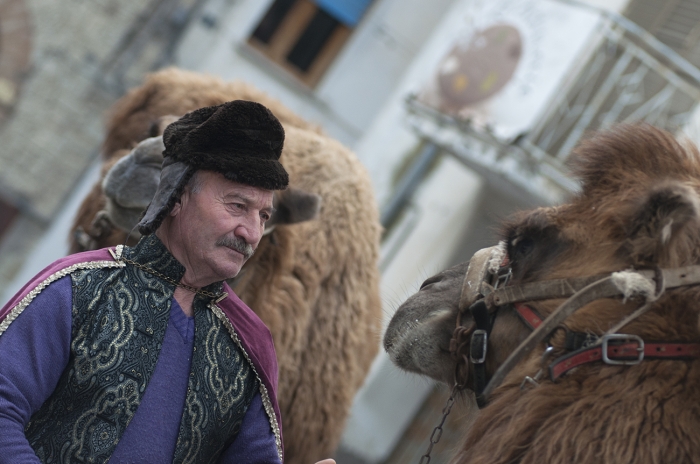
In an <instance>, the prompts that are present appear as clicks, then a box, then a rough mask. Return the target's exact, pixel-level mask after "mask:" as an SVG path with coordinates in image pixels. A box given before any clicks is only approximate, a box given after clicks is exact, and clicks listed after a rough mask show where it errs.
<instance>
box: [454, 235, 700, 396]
mask: <svg viewBox="0 0 700 464" xmlns="http://www.w3.org/2000/svg"><path fill="white" fill-rule="evenodd" d="M510 274H511V272H510V265H509V263H508V260H507V257H506V256H505V247H504V244H500V245H498V246H495V247H491V248H485V249H482V250H479V251H477V252H476V253H475V254H474V256H473V257H472V259H471V261H470V264H469V267H468V269H467V272H466V274H465V278H464V283H463V285H462V294H461V297H460V304H459V312H458V315H457V321H456V325H457V327H456V329H455V331H454V334H453V337H452V340H451V341H450V351H451V352H452V353H453V356H454V357H455V358H456V359H457V366H456V370H455V385H459V386H462V387H463V386H465V385H466V383H467V380H468V379H467V377H468V372H469V368H468V366H469V364H468V363H471V364H472V367H473V372H474V380H473V381H472V384H473V386H474V392H475V394H476V397H477V403H478V404H479V407H483V406H484V405H485V404H486V402H487V400H488V398H489V396H490V395H491V393H492V392H493V391H494V389H495V388H496V387H498V386H499V385H500V384H501V383H502V382H503V380H504V379H505V377H506V375H507V374H508V373H509V372H510V371H511V370H512V369H513V368H514V367H515V366H516V365H517V364H518V363H519V362H520V361H522V360H523V359H524V358H525V356H527V355H528V354H529V353H530V352H531V351H532V350H533V349H535V348H536V347H537V346H538V345H539V344H540V343H541V342H542V341H544V340H545V339H547V338H548V337H550V336H551V335H552V333H553V332H554V331H555V330H556V329H557V328H559V327H560V326H561V324H562V323H563V322H564V321H565V320H566V319H567V318H568V317H569V316H571V315H572V314H573V313H574V312H576V311H577V310H578V309H580V308H582V307H583V306H585V305H587V304H589V303H591V302H592V301H595V300H598V299H601V298H613V297H623V298H625V299H627V298H630V297H632V296H643V297H644V298H645V300H646V303H645V304H644V305H642V306H641V307H640V308H639V309H637V310H636V311H634V312H633V313H632V314H630V315H629V316H628V317H626V318H625V319H623V320H622V321H621V322H619V323H618V324H616V325H615V326H614V327H612V328H611V329H610V330H608V331H607V332H606V333H605V334H603V336H601V337H599V338H597V339H596V340H595V342H593V346H591V347H590V348H586V349H585V350H579V351H576V352H575V353H572V354H570V355H567V356H563V357H562V358H560V359H558V360H556V361H555V362H554V363H553V364H552V365H550V376H551V377H552V379H553V380H555V379H556V378H557V377H559V376H560V375H562V374H563V373H564V372H566V371H567V370H569V369H572V368H573V367H576V366H578V365H580V364H582V363H584V362H590V361H594V360H599V359H603V360H604V361H606V362H607V361H610V362H608V363H609V364H626V365H629V364H638V363H639V362H640V361H641V360H642V359H644V357H649V358H666V359H669V358H672V359H688V358H697V357H700V344H699V343H656V344H647V346H646V349H645V345H644V342H643V341H642V339H641V338H640V337H638V336H636V335H627V334H617V333H616V332H617V331H618V330H620V329H621V328H622V327H624V326H625V325H627V324H628V323H629V322H631V321H632V320H634V319H636V318H637V317H639V316H640V315H642V314H643V313H644V312H646V311H648V310H649V309H650V308H651V306H652V303H653V302H654V301H656V300H657V299H658V298H659V297H660V296H661V295H662V294H663V293H664V292H665V291H666V290H667V289H670V288H677V287H682V286H690V285H697V284H699V283H700V266H697V265H696V266H687V267H682V268H675V269H658V268H657V269H653V270H638V271H635V270H630V271H620V272H613V273H611V274H605V275H596V276H588V277H581V278H574V279H557V280H548V281H542V282H532V283H527V284H523V285H519V286H507V283H508V280H509V278H510ZM556 298H568V299H567V300H566V301H565V302H564V303H562V304H561V305H560V306H559V307H558V308H557V309H556V310H555V311H554V312H552V314H550V315H549V316H548V317H547V318H546V319H545V320H544V321H541V320H537V319H538V317H539V316H538V315H537V314H536V313H535V312H534V311H533V310H532V309H531V308H529V307H527V306H525V305H518V304H517V303H521V302H524V301H537V300H548V299H556ZM508 304H515V305H514V306H515V309H516V311H517V312H518V313H519V315H520V316H521V318H523V319H524V320H525V321H526V322H528V321H529V322H530V324H529V325H530V327H531V328H534V330H533V332H532V333H531V334H530V335H529V336H528V337H527V338H526V339H525V340H524V341H523V342H522V343H521V344H520V345H519V346H518V347H517V348H516V349H515V351H513V352H512V353H511V354H510V356H508V358H507V359H506V361H505V362H504V363H503V364H502V365H501V366H500V367H499V368H498V369H497V371H496V373H495V374H494V375H493V376H492V377H491V379H490V380H489V381H488V383H487V382H486V372H485V361H486V355H487V346H488V336H489V335H490V332H491V328H492V326H493V321H494V318H495V316H496V314H497V311H498V309H499V308H500V307H501V306H505V305H508ZM528 310H529V311H528ZM467 311H469V312H470V313H471V315H472V317H473V320H474V323H473V324H472V325H471V326H469V327H465V326H464V325H463V323H462V316H463V314H465V313H466V312H467ZM532 322H535V324H532ZM610 341H618V342H624V343H623V344H622V345H612V344H610ZM467 346H469V356H467V355H466V352H465V350H466V348H467ZM611 353H612V355H613V356H614V357H615V358H614V359H611V358H610V357H609V356H610V354H611ZM547 355H548V352H545V354H544V355H543V358H545V357H546V356H547ZM572 355H573V356H572ZM576 356H578V357H579V358H578V359H575V357H576ZM630 357H631V358H632V359H631V360H630V361H627V360H628V359H630ZM565 358H566V359H565ZM618 358H622V359H624V360H622V361H620V360H618ZM543 360H544V359H543ZM560 361H561V362H560ZM540 374H541V372H540V373H538V375H537V376H536V378H535V379H531V378H526V379H525V381H530V382H535V380H536V379H538V378H539V375H540ZM525 381H524V382H525Z"/></svg>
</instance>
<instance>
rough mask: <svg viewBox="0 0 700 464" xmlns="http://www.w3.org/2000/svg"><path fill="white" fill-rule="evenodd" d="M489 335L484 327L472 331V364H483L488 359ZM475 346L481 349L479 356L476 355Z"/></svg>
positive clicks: (470, 358) (470, 347) (470, 352)
mask: <svg viewBox="0 0 700 464" xmlns="http://www.w3.org/2000/svg"><path fill="white" fill-rule="evenodd" d="M488 341H489V336H488V334H487V333H486V331H485V330H483V329H477V330H475V331H474V333H472V339H471V342H470V344H469V360H470V361H471V362H472V364H483V362H484V361H486V347H487V345H488ZM474 348H476V349H478V350H480V351H481V353H480V356H479V357H478V358H475V357H474V351H476V350H475V349H474Z"/></svg>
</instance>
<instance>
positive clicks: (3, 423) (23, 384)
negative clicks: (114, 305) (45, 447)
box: [0, 276, 73, 464]
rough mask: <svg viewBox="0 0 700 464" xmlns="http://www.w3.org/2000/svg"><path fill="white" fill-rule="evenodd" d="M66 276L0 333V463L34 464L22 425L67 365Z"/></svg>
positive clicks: (68, 299) (69, 289) (68, 314)
mask: <svg viewBox="0 0 700 464" xmlns="http://www.w3.org/2000/svg"><path fill="white" fill-rule="evenodd" d="M72 297H73V295H72V286H71V278H70V276H66V277H63V278H61V279H59V280H57V281H56V282H54V283H52V284H51V285H49V286H48V287H47V288H45V289H44V290H43V291H42V292H41V293H39V295H37V296H36V298H34V300H33V301H32V302H31V303H30V304H29V306H27V307H26V308H25V309H24V311H23V312H22V313H21V314H20V315H19V316H18V317H17V319H15V320H14V321H13V322H12V323H11V324H10V326H9V327H8V328H7V330H6V331H5V333H3V334H2V335H0V464H4V463H17V462H22V463H39V459H38V458H37V456H36V454H35V453H34V450H32V448H31V447H30V446H29V442H28V441H27V439H26V437H25V435H24V427H25V425H26V424H27V422H29V419H30V418H31V416H32V414H33V413H34V412H36V411H37V410H38V409H39V408H40V407H41V405H42V404H43V403H44V401H46V399H47V398H48V397H49V396H50V395H51V393H53V391H54V389H55V388H56V385H57V384H58V380H59V378H60V377H61V374H62V372H63V370H64V368H65V367H66V365H67V364H68V359H69V356H70V340H71V303H72Z"/></svg>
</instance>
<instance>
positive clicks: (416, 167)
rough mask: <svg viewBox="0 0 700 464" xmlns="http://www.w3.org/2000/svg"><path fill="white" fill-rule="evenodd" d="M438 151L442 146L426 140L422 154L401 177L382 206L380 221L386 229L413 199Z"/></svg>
mask: <svg viewBox="0 0 700 464" xmlns="http://www.w3.org/2000/svg"><path fill="white" fill-rule="evenodd" d="M438 153H440V147H438V146H437V145H435V144H434V143H433V142H428V141H426V142H425V145H423V149H422V150H421V152H420V154H419V155H418V157H417V158H416V160H415V161H414V162H413V163H412V164H411V166H410V167H409V169H408V172H406V174H404V176H403V177H401V180H399V184H398V185H397V186H396V188H395V189H394V192H393V193H392V195H391V197H389V200H388V201H387V202H386V203H385V204H384V207H383V208H382V211H381V218H380V221H381V223H382V227H384V229H387V228H388V227H389V225H390V224H392V223H393V222H394V221H395V220H396V218H397V217H398V215H399V213H400V212H401V210H402V209H403V208H404V206H406V203H408V201H409V200H410V199H411V197H412V196H413V192H415V190H416V188H417V187H418V185H419V184H420V182H421V181H422V180H423V177H425V173H426V172H427V171H428V168H429V167H430V165H431V164H432V162H433V161H434V160H435V158H436V157H437V155H438Z"/></svg>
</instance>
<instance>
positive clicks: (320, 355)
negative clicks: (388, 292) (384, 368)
mask: <svg viewBox="0 0 700 464" xmlns="http://www.w3.org/2000/svg"><path fill="white" fill-rule="evenodd" d="M240 98H248V99H254V100H256V101H259V102H261V103H263V104H264V105H266V106H267V107H268V108H270V109H271V110H272V111H273V113H274V114H275V115H276V116H277V117H278V118H279V119H280V121H281V122H282V124H283V125H284V127H285V131H286V140H285V146H284V150H283V153H282V156H281V159H280V161H281V162H282V163H283V165H284V166H285V168H286V169H287V171H288V172H289V175H290V187H294V188H297V189H301V190H304V191H307V192H311V193H314V194H317V195H319V196H320V197H321V199H322V209H321V212H320V215H319V217H318V218H317V219H315V220H312V221H307V222H303V223H299V224H293V225H283V224H278V225H277V226H276V227H275V229H274V231H273V232H272V233H270V234H269V235H266V236H265V237H264V238H263V240H262V241H261V243H260V245H259V246H258V249H257V251H256V253H255V255H254V256H253V257H252V258H251V259H250V260H249V261H248V262H247V263H246V264H245V266H244V267H243V270H242V271H241V273H240V274H239V276H238V277H237V278H236V279H235V281H233V282H232V287H233V289H234V290H235V291H236V293H237V294H238V295H239V296H240V297H241V298H242V299H243V301H245V302H246V303H247V304H248V305H249V306H250V307H251V308H253V310H254V311H255V312H256V313H257V314H258V315H259V316H260V317H261V319H262V320H263V321H264V322H265V323H266V324H267V326H268V327H269V328H270V330H271V332H272V335H273V338H274V341H275V346H276V349H277V356H278V359H279V365H280V373H279V374H280V375H279V383H280V388H279V403H280V408H281V411H282V425H283V431H284V446H285V456H286V462H288V463H299V464H301V463H304V464H307V463H309V462H316V461H318V460H320V459H321V458H325V457H328V456H329V455H332V453H333V452H334V450H335V448H336V447H337V445H338V442H339V439H340V435H341V433H342V430H343V427H344V424H345V420H346V417H347V414H348V411H349V408H350V406H351V402H352V399H353V397H354V395H355V393H356V392H357V390H358V389H359V387H360V386H361V384H362V383H363V381H364V378H365V376H366V374H367V372H368V369H369V367H370V364H371V362H372V360H373V358H374V357H375V355H376V353H377V351H378V348H379V331H380V326H381V309H380V299H379V286H378V284H379V271H378V268H377V260H378V251H379V236H380V225H379V218H378V211H377V207H376V203H375V200H374V196H373V190H372V186H371V183H370V179H369V176H368V174H367V173H366V171H365V169H364V168H363V166H362V165H361V164H360V162H359V161H358V159H357V158H356V156H355V155H354V154H353V153H352V152H351V151H350V150H348V149H347V148H345V147H343V146H342V145H341V144H340V143H338V142H337V141H335V140H332V139H330V138H328V137H326V136H324V135H322V134H321V133H320V132H319V130H318V129H316V128H315V127H314V126H311V125H310V124H308V123H306V122H304V121H303V120H302V119H301V118H299V117H298V116H295V115H294V114H293V113H291V112H290V111H289V110H287V109H286V108H284V107H283V106H282V105H281V104H280V103H279V102H276V101H274V100H272V99H271V98H269V97H268V96H266V95H264V94H262V93H260V92H259V91H256V90H254V89H253V88H252V87H250V86H247V85H245V84H240V83H225V82H223V81H221V80H219V79H216V78H213V77H209V76H203V75H199V74H194V73H191V72H185V71H181V70H176V69H168V70H165V71H161V72H158V73H155V74H152V75H151V76H150V77H148V79H147V80H146V82H145V83H144V84H143V85H142V86H141V87H139V88H137V89H134V90H132V91H131V92H129V93H128V94H127V95H126V96H125V97H123V98H122V99H121V100H120V101H119V102H117V104H116V106H115V108H116V109H115V110H114V111H113V113H112V116H111V119H110V120H109V122H108V126H107V129H108V135H107V139H106V141H105V144H104V147H105V153H106V155H105V157H106V159H107V160H108V162H107V164H108V165H109V164H112V163H113V161H114V160H113V158H115V157H118V156H123V154H125V152H124V151H123V149H130V148H132V147H133V145H135V144H136V143H137V142H139V141H140V140H142V139H143V138H146V137H149V136H151V135H157V134H158V133H159V132H160V131H161V130H160V129H159V128H158V124H159V118H160V117H162V116H164V115H169V114H184V113H186V112H187V111H190V110H193V109H195V108H197V107H201V106H205V105H213V104H218V103H222V102H224V101H228V100H233V99H240ZM103 207H104V193H103V192H102V191H101V186H100V185H97V186H96V187H95V190H94V191H93V192H92V193H91V194H90V195H89V196H88V198H86V200H85V202H84V203H83V209H82V210H81V212H80V214H79V217H78V218H77V222H76V227H78V226H82V227H83V228H85V230H88V229H89V228H90V227H91V223H92V221H93V217H94V215H95V213H96V212H97V211H99V210H100V209H102V208H103ZM90 214H92V216H90ZM74 230H75V229H74ZM112 233H114V235H115V236H107V235H105V236H104V237H98V238H99V240H97V241H96V242H95V243H96V244H97V245H98V246H108V245H115V244H118V243H123V241H124V239H125V235H126V234H125V233H124V232H123V231H121V230H119V231H116V229H114V230H113V231H112Z"/></svg>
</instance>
